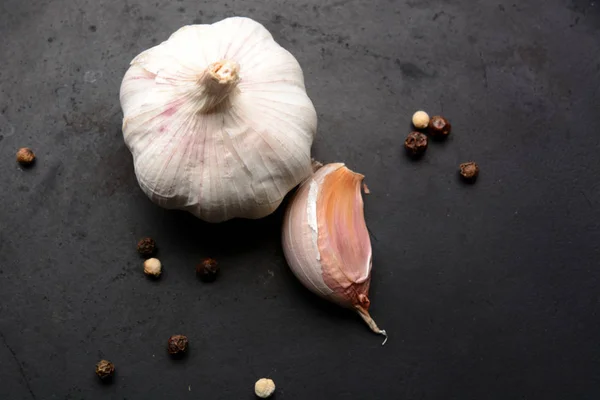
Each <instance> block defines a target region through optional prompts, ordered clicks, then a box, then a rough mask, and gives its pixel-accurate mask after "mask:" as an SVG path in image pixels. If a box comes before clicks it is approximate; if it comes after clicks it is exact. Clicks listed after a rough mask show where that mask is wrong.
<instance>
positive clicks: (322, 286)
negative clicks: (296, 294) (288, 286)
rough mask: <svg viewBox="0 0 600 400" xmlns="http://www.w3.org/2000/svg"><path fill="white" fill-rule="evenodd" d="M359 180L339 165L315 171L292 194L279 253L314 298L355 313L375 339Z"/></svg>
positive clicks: (369, 260)
mask: <svg viewBox="0 0 600 400" xmlns="http://www.w3.org/2000/svg"><path fill="white" fill-rule="evenodd" d="M363 179H364V176H363V175H361V174H357V173H355V172H352V171H350V170H349V169H348V168H346V167H345V166H344V164H342V163H335V164H327V165H325V166H323V167H321V168H320V169H318V170H317V171H316V172H315V174H314V175H313V176H311V177H310V178H309V179H307V180H306V181H305V182H304V183H303V184H302V185H301V186H300V188H299V189H298V192H297V193H296V194H295V195H294V198H293V199H292V200H291V202H290V204H289V206H288V209H287V210H286V214H285V218H284V222H283V235H282V236H283V250H284V254H285V258H286V260H287V262H288V264H289V266H290V268H291V269H292V272H293V273H294V275H295V276H296V277H297V278H298V279H299V280H300V282H302V284H303V285H304V286H306V287H307V288H308V289H310V290H311V291H312V292H314V293H316V294H317V295H319V296H321V297H323V298H325V299H328V300H330V301H333V302H335V303H337V304H339V305H340V306H342V307H347V308H351V309H355V310H356V311H357V312H358V313H359V315H360V316H361V317H362V318H363V319H364V321H365V322H366V323H367V324H368V325H369V328H371V330H372V331H373V332H375V333H379V334H381V335H384V336H385V337H386V339H385V340H384V342H383V343H385V341H386V340H387V334H386V332H385V331H384V330H381V329H379V328H378V327H377V324H376V323H375V321H373V319H372V318H371V316H370V315H369V311H368V310H369V305H370V301H369V298H368V297H367V295H368V292H369V285H370V282H371V266H372V258H371V257H372V255H371V240H370V238H369V232H368V230H367V225H366V223H365V218H364V212H363V200H362V196H361V183H362V181H363Z"/></svg>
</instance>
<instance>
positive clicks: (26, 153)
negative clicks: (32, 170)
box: [17, 147, 35, 166]
mask: <svg viewBox="0 0 600 400" xmlns="http://www.w3.org/2000/svg"><path fill="white" fill-rule="evenodd" d="M34 161H35V154H34V153H33V151H31V149H29V148H27V147H23V148H21V149H19V151H17V162H18V163H19V164H21V165H23V166H29V165H31V164H33V162H34Z"/></svg>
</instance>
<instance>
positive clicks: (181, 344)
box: [167, 335, 189, 356]
mask: <svg viewBox="0 0 600 400" xmlns="http://www.w3.org/2000/svg"><path fill="white" fill-rule="evenodd" d="M188 343H189V341H188V338H187V336H185V335H173V336H171V337H170V338H169V341H168V343H167V351H168V352H169V354H171V355H173V356H182V355H183V354H185V352H186V351H187V348H188Z"/></svg>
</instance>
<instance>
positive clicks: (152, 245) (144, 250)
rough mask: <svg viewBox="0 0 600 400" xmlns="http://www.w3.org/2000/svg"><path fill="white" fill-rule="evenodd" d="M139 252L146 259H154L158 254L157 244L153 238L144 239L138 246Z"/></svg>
mask: <svg viewBox="0 0 600 400" xmlns="http://www.w3.org/2000/svg"><path fill="white" fill-rule="evenodd" d="M137 251H138V253H140V254H141V255H142V256H144V257H152V256H153V255H154V253H156V242H155V241H154V239H152V238H149V237H147V238H143V239H142V240H140V241H139V242H138V244H137Z"/></svg>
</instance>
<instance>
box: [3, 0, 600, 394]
mask: <svg viewBox="0 0 600 400" xmlns="http://www.w3.org/2000/svg"><path fill="white" fill-rule="evenodd" d="M522 3H527V4H522ZM231 15H243V16H249V17H252V18H254V19H256V20H258V21H260V22H262V23H264V24H265V26H266V27H267V28H268V29H269V30H270V31H271V32H272V33H273V35H274V37H275V38H276V40H277V41H278V42H279V43H280V44H282V45H283V46H284V47H286V48H287V49H289V50H290V51H291V52H292V53H293V54H294V55H295V56H296V57H297V58H298V60H299V62H300V63H301V65H302V66H303V68H304V71H305V78H306V85H307V90H308V93H309V95H310V96H311V98H312V99H313V101H314V103H315V106H316V108H317V110H318V113H319V116H320V120H319V136H318V139H317V141H316V143H315V147H314V149H315V156H316V157H317V158H319V159H321V160H322V161H325V162H330V161H345V162H346V163H347V164H348V166H349V167H351V168H352V169H354V170H356V171H360V172H362V173H364V174H365V175H366V176H367V183H368V185H369V187H370V189H371V191H372V194H371V195H370V196H368V197H367V198H366V199H365V201H366V207H367V209H366V214H367V218H368V225H369V228H370V230H371V232H372V234H373V247H374V277H373V287H372V291H371V298H372V302H373V307H372V313H373V315H374V317H375V319H376V320H377V321H378V323H379V325H380V326H382V327H383V328H385V329H387V330H388V332H389V333H390V340H389V341H388V343H387V344H386V346H385V347H383V348H382V347H381V346H380V342H381V341H380V337H378V336H375V335H373V334H371V333H370V332H369V331H368V330H367V328H366V327H365V326H364V325H363V323H362V322H361V320H360V319H359V318H358V317H357V316H355V315H352V314H350V313H348V312H345V311H343V310H339V309H337V308H336V307H334V306H330V305H328V304H325V303H324V302H322V301H320V300H319V299H317V298H315V296H313V295H311V294H310V293H308V292H307V291H306V290H305V289H304V288H303V287H301V286H300V284H299V283H298V282H297V281H296V280H295V279H294V278H293V276H292V275H291V273H290V272H289V270H288V267H287V266H286V264H285V261H284V259H283V255H282V251H281V248H280V239H279V226H280V222H281V212H278V213H277V214H276V215H274V216H272V217H270V218H267V219H265V220H262V221H257V222H244V221H236V222H232V223H227V224H223V225H218V226H209V225H206V224H203V223H201V222H199V221H196V220H194V219H193V218H192V217H191V216H188V215H187V214H184V213H178V212H167V211H163V210H161V209H158V208H157V207H155V206H154V205H152V204H151V203H150V202H149V201H148V200H147V199H146V197H145V196H144V195H143V194H142V193H141V191H140V190H139V189H138V187H137V184H136V181H135V177H134V174H133V168H132V162H131V157H130V155H129V153H128V151H127V150H126V148H125V146H124V144H123V140H122V137H121V132H120V125H121V113H120V106H119V102H118V90H119V84H120V80H121V78H122V76H123V74H124V72H125V70H126V68H127V65H128V62H129V61H130V60H131V59H132V58H133V57H134V56H135V55H136V54H137V53H139V52H140V51H141V50H143V49H146V48H148V47H150V46H152V45H153V44H155V43H158V42H160V41H162V40H165V39H166V38H167V37H168V35H169V34H170V33H172V32H173V31H175V30H176V29H177V28H179V27H181V26H182V25H185V24H189V23H200V22H202V23H211V22H215V21H217V20H219V19H221V18H223V17H226V16H231ZM0 35H1V37H2V40H0V60H1V63H2V68H1V69H0V91H1V92H0V112H1V114H0V185H1V187H2V191H1V192H0V203H1V204H2V207H1V209H0V377H1V382H2V384H1V385H0V398H1V399H107V398H114V399H125V398H127V399H167V398H172V399H187V398H190V399H192V398H195V399H251V398H253V394H252V391H253V385H254V382H255V380H256V379H258V378H260V377H262V376H269V377H272V378H273V379H274V380H275V382H276V384H277V387H278V390H277V398H278V399H309V398H310V399H460V400H465V399H477V400H479V399H520V398H523V399H545V400H547V399H597V398H598V396H600V379H599V371H600V348H599V346H600V345H599V344H598V338H599V337H600V317H599V315H598V311H599V309H600V307H599V301H600V298H599V296H600V290H599V289H598V279H599V278H600V270H599V266H600V264H599V260H600V250H599V247H598V246H599V243H600V227H599V225H598V224H599V221H600V212H599V210H600V182H599V180H598V173H599V171H600V157H599V156H598V154H600V152H599V151H600V135H599V134H598V126H600V108H599V107H600V89H599V87H600V40H599V38H600V3H598V2H590V1H585V0H546V1H541V0H537V1H528V2H516V3H514V4H513V2H512V1H511V2H508V1H504V0H501V1H483V0H478V1H474V0H438V1H433V0H418V1H415V0H408V1H375V2H371V1H358V0H354V1H349V0H346V1H344V0H342V1H328V2H321V1H317V0H300V1H298V0H295V1H278V2H275V1H269V2H265V1H257V0H250V1H241V0H237V1H234V0H229V1H227V2H212V1H195V0H194V1H191V0H185V1H163V0H153V1H141V0H138V1H134V0H128V1H117V0H113V1H92V0H77V1H74V0H69V1H67V0H64V1H23V0H2V2H0ZM417 109H425V110H427V111H429V112H430V113H431V114H437V113H443V114H444V115H445V116H447V117H448V118H449V119H450V121H451V122H452V125H453V133H452V135H451V137H450V138H449V140H447V141H446V142H444V143H435V142H434V143H431V144H430V148H429V149H428V151H427V154H426V155H425V157H424V158H423V159H421V160H419V161H417V162H414V161H411V160H409V159H408V158H407V157H406V156H405V154H404V149H403V140H404V138H405V137H406V134H407V133H408V132H409V131H410V126H409V122H410V117H411V115H412V113H413V112H414V111H415V110H417ZM22 146H29V147H31V148H32V149H33V150H34V151H35V152H36V154H37V156H38V159H37V163H36V165H35V167H34V168H32V169H30V170H23V169H21V168H20V167H19V166H18V165H17V164H16V162H15V152H16V151H17V149H18V148H19V147H22ZM471 159H473V160H475V161H477V162H478V163H479V165H480V167H481V174H480V177H479V179H478V181H477V183H476V184H475V185H472V186H469V185H464V184H461V182H460V180H459V179H458V165H459V164H460V163H461V162H464V161H469V160H471ZM143 236H152V237H154V238H155V239H156V241H157V243H158V245H159V247H160V252H159V257H160V259H161V260H162V262H163V265H164V271H165V273H164V276H163V277H162V278H161V280H159V281H156V282H155V281H151V280H148V279H146V278H145V277H144V276H143V273H142V260H141V259H140V258H139V257H138V255H137V254H136V250H135V246H136V243H137V240H138V239H140V238H141V237H143ZM207 256H212V257H214V258H216V259H217V260H219V262H220V265H221V267H222V270H221V275H220V277H219V279H218V281H217V282H215V283H214V284H210V285H208V284H202V283H201V282H198V281H197V280H196V279H195V271H194V267H195V265H196V263H197V262H199V261H200V260H201V259H202V258H204V257H207ZM177 333H182V334H185V335H187V336H188V337H189V338H190V353H189V355H188V357H187V358H185V359H183V360H171V359H170V358H169V357H168V354H167V351H166V342H167V339H168V338H169V336H171V335H172V334H177ZM100 358H106V359H108V360H111V361H112V362H114V363H115V365H116V368H117V372H116V376H115V379H114V382H113V383H112V384H111V385H102V384H101V383H100V382H99V379H98V378H97V377H96V376H95V375H94V366H95V363H96V362H97V361H98V360H99V359H100Z"/></svg>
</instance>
